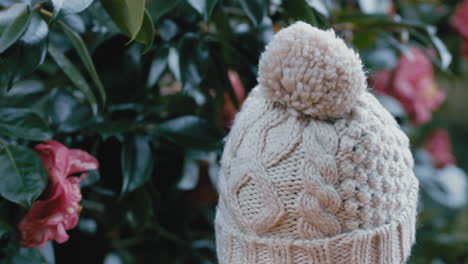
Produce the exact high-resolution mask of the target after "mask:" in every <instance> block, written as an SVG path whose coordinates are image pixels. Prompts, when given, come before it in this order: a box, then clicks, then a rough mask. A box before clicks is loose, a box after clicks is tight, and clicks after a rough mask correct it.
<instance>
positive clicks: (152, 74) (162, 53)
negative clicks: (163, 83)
mask: <svg viewBox="0 0 468 264" xmlns="http://www.w3.org/2000/svg"><path fill="white" fill-rule="evenodd" d="M168 54H169V49H168V48H167V47H161V48H159V50H158V51H157V52H156V54H155V56H154V58H153V62H152V63H151V67H150V70H149V73H148V80H147V81H146V87H153V86H155V85H156V83H157V82H158V81H159V78H160V77H161V75H162V74H163V72H164V70H165V69H166V68H167V56H168Z"/></svg>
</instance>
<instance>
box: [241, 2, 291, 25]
mask: <svg viewBox="0 0 468 264" xmlns="http://www.w3.org/2000/svg"><path fill="white" fill-rule="evenodd" d="M239 1H240V4H241V6H242V9H244V12H245V14H246V15H247V17H248V18H249V19H250V21H252V23H253V24H254V25H255V26H258V25H260V24H261V23H262V20H263V18H264V17H265V15H266V6H265V2H263V0H239ZM285 2H289V0H288V1H285Z"/></svg>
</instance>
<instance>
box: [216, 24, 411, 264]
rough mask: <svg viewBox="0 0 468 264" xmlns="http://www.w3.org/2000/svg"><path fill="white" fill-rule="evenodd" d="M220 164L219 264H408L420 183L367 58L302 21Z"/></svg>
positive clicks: (268, 57)
mask: <svg viewBox="0 0 468 264" xmlns="http://www.w3.org/2000/svg"><path fill="white" fill-rule="evenodd" d="M258 82H259V85H258V86H257V87H255V88H254V89H253V91H252V92H251V93H250V95H249V97H248V99H247V100H246V101H245V102H244V105H243V107H242V111H241V112H240V113H239V114H238V115H237V116H236V119H235V121H234V124H233V127H232V130H231V132H230V134H229V136H228V139H227V142H226V146H225V150H224V153H223V157H222V160H221V175H220V181H219V191H220V199H219V204H218V208H217V212H216V220H215V225H216V248H217V254H218V259H219V263H220V264H312V263H313V264H322V263H323V264H339V263H345V264H365V263H368V264H393V263H404V262H405V261H406V259H407V257H408V255H409V254H410V250H411V246H412V244H413V242H414V239H415V218H416V204H417V196H418V182H417V179H416V178H415V176H414V174H413V171H412V167H413V158H412V156H411V152H410V150H409V141H408V138H407V137H406V136H405V134H404V133H403V132H402V131H401V130H400V129H399V126H398V124H397V123H396V122H395V120H394V119H393V118H392V116H391V115H390V114H389V113H388V112H387V111H386V110H385V109H384V108H383V107H382V106H381V105H380V103H379V102H378V101H377V100H376V98H375V97H374V96H373V95H372V94H370V93H369V92H368V91H367V90H366V79H365V74H364V72H363V70H362V64H361V61H360V59H359V56H358V55H357V54H356V53H354V52H353V51H352V50H351V49H349V48H348V47H347V46H346V44H345V43H344V42H343V41H342V40H341V39H339V38H337V37H336V36H335V34H334V32H333V31H323V30H319V29H317V28H314V27H312V26H310V25H308V24H305V23H303V22H298V23H295V24H293V25H291V26H289V27H288V28H285V29H283V30H282V31H280V32H279V33H277V34H276V35H275V37H274V38H273V40H272V41H271V43H270V44H269V45H268V46H267V47H266V50H265V52H264V53H263V54H262V56H261V58H260V64H259V74H258Z"/></svg>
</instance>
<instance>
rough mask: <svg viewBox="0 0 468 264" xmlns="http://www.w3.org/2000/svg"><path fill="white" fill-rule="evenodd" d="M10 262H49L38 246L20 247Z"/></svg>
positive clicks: (17, 263)
mask: <svg viewBox="0 0 468 264" xmlns="http://www.w3.org/2000/svg"><path fill="white" fill-rule="evenodd" d="M9 263H10V264H32V263H34V264H48V263H47V262H46V260H45V259H44V257H43V256H42V255H41V253H40V252H39V250H38V249H37V248H20V249H19V250H18V252H17V253H16V255H14V256H13V257H12V258H11V260H10V261H9Z"/></svg>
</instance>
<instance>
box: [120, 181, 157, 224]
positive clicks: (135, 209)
mask: <svg viewBox="0 0 468 264" xmlns="http://www.w3.org/2000/svg"><path fill="white" fill-rule="evenodd" d="M126 202H128V206H129V208H128V209H129V210H128V212H129V213H130V215H131V217H128V218H127V219H128V222H129V224H130V226H131V227H132V228H133V229H136V230H142V229H144V228H145V227H146V226H147V224H149V221H150V220H151V217H152V216H153V211H154V206H153V200H152V197H151V194H150V193H149V191H147V190H146V188H139V189H138V190H136V191H135V192H134V193H132V194H131V195H130V196H129V197H128V199H127V201H126Z"/></svg>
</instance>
